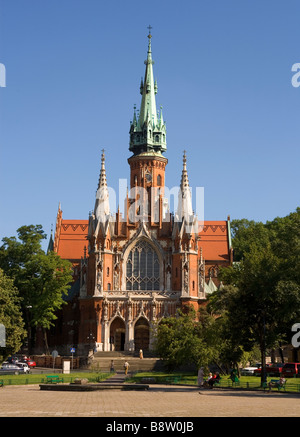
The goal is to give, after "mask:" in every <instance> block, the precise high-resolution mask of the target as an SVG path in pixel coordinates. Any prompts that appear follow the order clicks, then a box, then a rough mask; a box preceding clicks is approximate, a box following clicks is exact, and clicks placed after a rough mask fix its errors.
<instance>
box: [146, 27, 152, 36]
mask: <svg viewBox="0 0 300 437" xmlns="http://www.w3.org/2000/svg"><path fill="white" fill-rule="evenodd" d="M147 29H149V35H148V37H149V36H150V37H151V29H152V26H150V24H149V26H148V27H147Z"/></svg>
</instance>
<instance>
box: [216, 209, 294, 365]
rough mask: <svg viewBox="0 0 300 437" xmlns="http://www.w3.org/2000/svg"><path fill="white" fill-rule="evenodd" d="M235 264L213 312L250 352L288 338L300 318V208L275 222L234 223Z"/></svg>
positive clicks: (226, 271) (223, 273)
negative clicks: (220, 317)
mask: <svg viewBox="0 0 300 437" xmlns="http://www.w3.org/2000/svg"><path fill="white" fill-rule="evenodd" d="M232 232H233V248H234V254H235V256H234V258H235V261H238V262H237V263H236V264H234V265H233V266H231V267H229V268H227V269H222V271H221V274H220V278H221V280H222V282H223V284H224V285H225V286H224V288H223V289H222V290H218V291H216V292H215V293H213V294H212V296H211V297H210V302H209V305H208V308H209V309H210V311H212V312H214V313H215V314H218V315H219V316H222V317H225V319H226V324H227V329H228V330H229V332H230V333H231V337H233V338H235V340H236V342H237V343H238V344H240V345H241V346H242V348H243V349H244V350H246V351H251V350H252V349H253V348H254V347H255V346H256V345H259V348H260V351H261V358H262V362H264V359H265V351H266V349H267V348H273V347H275V346H276V345H277V344H278V342H279V341H283V340H285V341H287V342H288V341H289V335H291V327H292V325H293V324H294V323H295V322H297V321H299V319H300V273H299V272H300V209H299V208H298V209H297V210H296V212H295V213H292V214H290V215H289V216H287V217H284V218H276V219H275V220H273V221H272V222H267V223H266V224H263V223H255V222H253V221H248V220H236V221H233V222H232Z"/></svg>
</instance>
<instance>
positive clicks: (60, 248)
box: [54, 220, 89, 261]
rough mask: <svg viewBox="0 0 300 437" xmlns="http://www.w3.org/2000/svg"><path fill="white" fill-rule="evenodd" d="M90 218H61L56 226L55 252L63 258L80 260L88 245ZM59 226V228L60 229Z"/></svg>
mask: <svg viewBox="0 0 300 437" xmlns="http://www.w3.org/2000/svg"><path fill="white" fill-rule="evenodd" d="M88 224H89V222H88V220H61V222H60V223H59V224H58V226H57V228H56V233H57V232H58V233H59V235H58V238H57V239H56V244H55V246H54V250H55V252H56V253H57V254H58V255H59V256H60V257H61V258H63V259H68V260H70V261H77V260H80V259H81V257H83V256H84V248H85V247H87V245H88V242H87V239H86V237H87V234H88ZM58 228H59V229H58Z"/></svg>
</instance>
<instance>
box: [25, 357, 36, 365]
mask: <svg viewBox="0 0 300 437" xmlns="http://www.w3.org/2000/svg"><path fill="white" fill-rule="evenodd" d="M25 361H26V363H27V364H28V366H29V367H36V362H35V361H33V360H31V359H30V358H27V359H26V360H25Z"/></svg>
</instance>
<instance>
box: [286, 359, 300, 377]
mask: <svg viewBox="0 0 300 437" xmlns="http://www.w3.org/2000/svg"><path fill="white" fill-rule="evenodd" d="M281 376H283V377H284V378H293V377H294V376H295V377H296V378H300V363H286V364H284V366H283V367H282V370H281Z"/></svg>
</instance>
